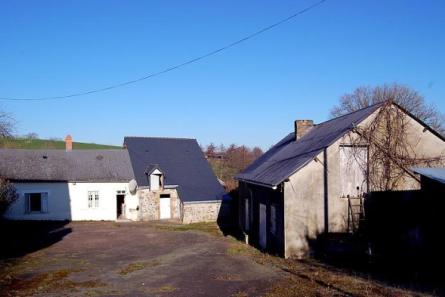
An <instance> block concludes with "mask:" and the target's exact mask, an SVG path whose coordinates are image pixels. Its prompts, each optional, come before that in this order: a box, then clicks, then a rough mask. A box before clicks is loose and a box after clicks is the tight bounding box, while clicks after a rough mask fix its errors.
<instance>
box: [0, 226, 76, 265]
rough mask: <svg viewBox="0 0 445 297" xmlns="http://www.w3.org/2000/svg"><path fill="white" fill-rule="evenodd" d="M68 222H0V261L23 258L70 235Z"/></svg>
mask: <svg viewBox="0 0 445 297" xmlns="http://www.w3.org/2000/svg"><path fill="white" fill-rule="evenodd" d="M67 224H68V221H8V220H1V221H0V238H1V242H2V243H1V244H0V259H9V258H18V257H23V256H25V255H27V254H29V253H32V252H35V251H38V250H40V249H43V248H46V247H48V246H51V245H53V244H54V243H56V242H58V241H60V240H62V238H63V237H65V236H66V235H67V234H69V233H71V231H72V230H71V228H70V227H66V225H67Z"/></svg>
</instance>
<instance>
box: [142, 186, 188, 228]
mask: <svg viewBox="0 0 445 297" xmlns="http://www.w3.org/2000/svg"><path fill="white" fill-rule="evenodd" d="M161 194H170V206H171V217H172V219H179V218H180V217H181V207H180V200H179V197H178V193H177V191H176V190H174V189H164V190H160V191H150V190H148V189H146V190H138V197H139V220H141V221H152V220H159V217H160V201H159V199H160V198H159V197H160V195H161Z"/></svg>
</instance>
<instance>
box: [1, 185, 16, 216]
mask: <svg viewBox="0 0 445 297" xmlns="http://www.w3.org/2000/svg"><path fill="white" fill-rule="evenodd" d="M15 200H17V191H16V189H15V187H14V185H13V184H12V183H10V182H9V181H8V180H6V179H4V178H1V177H0V217H2V216H3V214H4V213H5V212H6V210H7V209H8V207H9V206H10V205H11V204H12V203H14V201H15Z"/></svg>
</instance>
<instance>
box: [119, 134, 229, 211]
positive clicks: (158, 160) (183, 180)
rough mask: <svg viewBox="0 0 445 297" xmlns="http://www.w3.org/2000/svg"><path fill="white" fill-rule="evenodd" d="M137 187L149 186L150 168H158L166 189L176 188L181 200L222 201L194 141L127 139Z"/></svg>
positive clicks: (220, 193) (210, 170)
mask: <svg viewBox="0 0 445 297" xmlns="http://www.w3.org/2000/svg"><path fill="white" fill-rule="evenodd" d="M124 144H125V146H126V148H127V150H128V153H129V155H130V159H131V164H132V166H133V170H134V174H135V178H136V181H137V183H138V186H148V185H149V183H148V179H147V176H146V174H145V171H146V169H147V167H148V166H149V165H151V164H158V165H159V168H162V172H163V173H164V178H165V181H164V182H165V184H166V185H177V186H178V192H179V195H180V197H181V200H182V201H184V202H199V201H213V200H221V199H222V198H223V196H224V194H225V192H224V190H223V188H222V187H221V185H220V184H219V183H218V180H217V178H216V176H215V174H214V173H213V171H212V169H211V168H210V165H209V163H208V162H207V160H206V159H205V157H204V154H203V153H202V151H201V148H200V147H199V145H198V143H197V141H196V140H195V139H185V138H156V137H125V139H124Z"/></svg>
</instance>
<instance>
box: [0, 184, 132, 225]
mask: <svg viewBox="0 0 445 297" xmlns="http://www.w3.org/2000/svg"><path fill="white" fill-rule="evenodd" d="M14 185H15V187H16V189H17V192H18V194H19V198H18V200H17V201H16V202H15V203H14V204H13V205H11V207H10V208H9V209H8V211H7V213H6V215H5V216H6V217H7V218H9V219H16V220H73V221H79V220H87V221H90V220H91V221H99V220H116V216H117V208H116V207H117V202H116V194H117V191H122V190H124V191H125V192H126V197H125V207H126V212H127V213H129V211H128V210H129V209H130V208H131V209H136V208H137V204H138V199H137V197H136V195H131V194H130V193H129V192H128V183H63V182H61V183H15V184H14ZM88 191H98V192H99V207H97V208H88ZM29 192H48V210H47V211H46V212H44V213H26V212H25V194H26V193H29Z"/></svg>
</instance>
